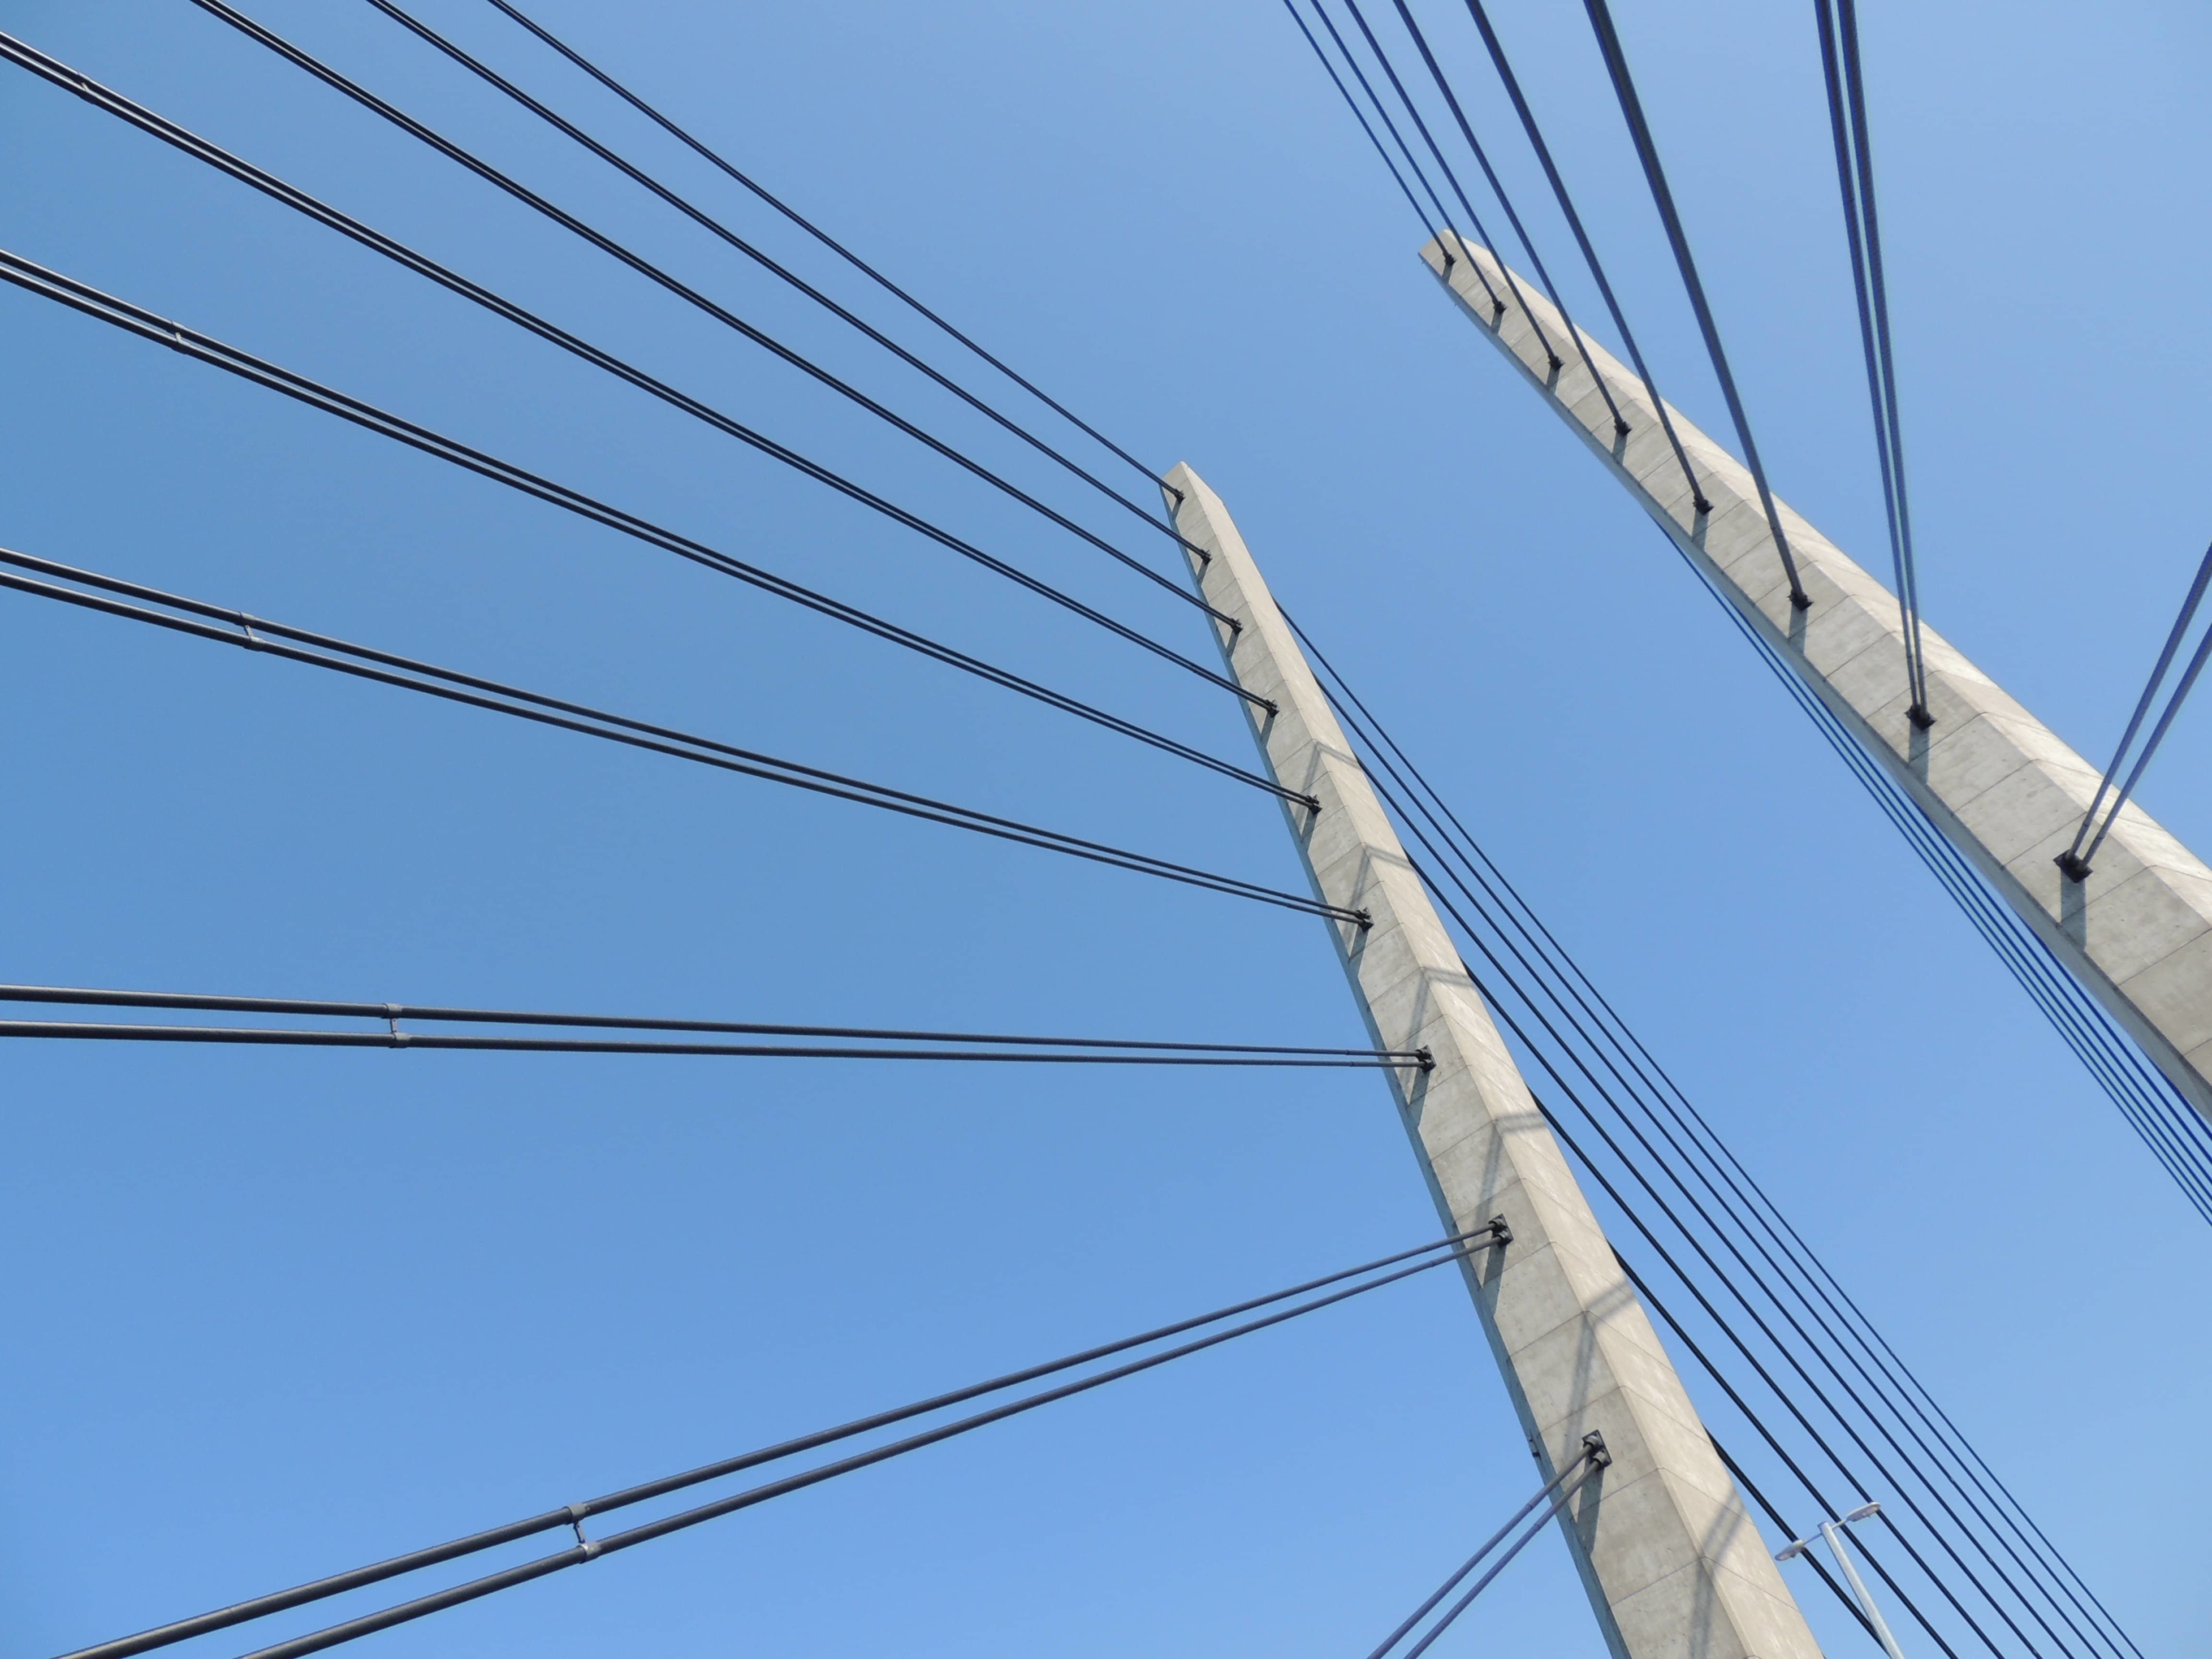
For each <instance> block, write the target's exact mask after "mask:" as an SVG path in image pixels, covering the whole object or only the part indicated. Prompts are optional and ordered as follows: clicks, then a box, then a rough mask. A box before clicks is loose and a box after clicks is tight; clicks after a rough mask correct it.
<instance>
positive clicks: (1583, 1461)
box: [1367, 1440, 1599, 1659]
mask: <svg viewBox="0 0 2212 1659" xmlns="http://www.w3.org/2000/svg"><path fill="white" fill-rule="evenodd" d="M1598 1455H1599V1453H1598V1452H1597V1449H1596V1447H1595V1446H1592V1445H1591V1444H1589V1442H1588V1441H1587V1440H1586V1441H1585V1443H1584V1446H1583V1449H1582V1455H1581V1456H1580V1457H1579V1458H1577V1459H1574V1461H1573V1462H1572V1463H1570V1464H1568V1465H1567V1467H1566V1468H1564V1469H1562V1470H1560V1471H1559V1472H1558V1473H1557V1474H1555V1475H1554V1476H1553V1477H1552V1478H1550V1479H1549V1480H1548V1481H1546V1482H1545V1483H1544V1484H1542V1485H1541V1486H1539V1487H1538V1488H1537V1489H1536V1495H1535V1497H1532V1498H1530V1499H1529V1501H1528V1502H1527V1503H1523V1504H1522V1506H1521V1507H1520V1508H1519V1509H1517V1510H1514V1512H1513V1513H1512V1515H1510V1516H1508V1517H1507V1519H1506V1522H1505V1524H1504V1525H1503V1526H1502V1527H1500V1528H1499V1529H1497V1531H1496V1532H1494V1533H1492V1534H1491V1535H1490V1536H1489V1537H1488V1538H1487V1539H1485V1540H1484V1541H1483V1544H1482V1547H1481V1548H1478V1549H1477V1550H1476V1551H1475V1553H1474V1554H1472V1555H1470V1556H1469V1557H1468V1558H1467V1559H1466V1560H1465V1563H1464V1564H1463V1565H1462V1566H1461V1567H1459V1570H1458V1571H1457V1572H1455V1573H1452V1576H1451V1577H1450V1578H1448V1579H1446V1580H1444V1582H1443V1583H1442V1584H1440V1585H1439V1586H1437V1587H1436V1589H1435V1591H1434V1592H1433V1593H1432V1594H1431V1595H1430V1596H1429V1598H1428V1599H1427V1601H1424V1602H1423V1603H1421V1605H1420V1606H1418V1607H1416V1608H1414V1610H1413V1611H1412V1612H1411V1613H1409V1614H1408V1615H1407V1617H1406V1620H1405V1622H1404V1623H1403V1624H1400V1625H1399V1626H1398V1628H1397V1629H1396V1630H1393V1631H1391V1632H1390V1634H1389V1635H1388V1636H1386V1637H1383V1641H1382V1643H1381V1644H1380V1645H1379V1646H1377V1647H1376V1649H1375V1650H1374V1651H1373V1652H1372V1653H1370V1654H1369V1655H1368V1656H1367V1659H1383V1656H1384V1655H1386V1654H1388V1653H1389V1651H1390V1649H1393V1648H1395V1647H1396V1646H1397V1645H1398V1643H1401V1642H1402V1641H1404V1640H1405V1638H1406V1636H1407V1633H1408V1631H1410V1630H1412V1629H1413V1628H1414V1625H1416V1624H1420V1623H1421V1620H1423V1619H1424V1618H1427V1617H1428V1616H1429V1614H1430V1613H1431V1612H1432V1611H1434V1609H1435V1607H1436V1604H1437V1603H1438V1602H1440V1601H1441V1600H1443V1599H1444V1598H1445V1597H1446V1596H1448V1595H1450V1594H1451V1593H1452V1590H1453V1588H1454V1587H1455V1586H1458V1584H1459V1581H1460V1580H1462V1579H1464V1578H1465V1577H1466V1576H1467V1574H1468V1573H1471V1572H1473V1571H1474V1570H1475V1569H1476V1568H1477V1567H1480V1566H1481V1565H1482V1563H1483V1558H1484V1556H1486V1555H1488V1554H1490V1553H1491V1551H1492V1550H1493V1549H1496V1548H1497V1547H1498V1545H1500V1544H1501V1543H1503V1542H1504V1541H1505V1536H1506V1535H1507V1534H1508V1533H1510V1532H1511V1531H1512V1530H1513V1529H1515V1528H1516V1527H1517V1526H1519V1525H1520V1524H1521V1523H1522V1522H1523V1521H1525V1520H1527V1519H1528V1518H1529V1516H1530V1515H1532V1514H1534V1513H1535V1510H1536V1506H1537V1505H1538V1504H1540V1503H1542V1502H1543V1501H1544V1500H1545V1499H1546V1498H1548V1497H1551V1495H1552V1494H1553V1493H1554V1492H1555V1491H1558V1490H1559V1487H1560V1483H1561V1482H1562V1481H1565V1480H1567V1479H1568V1478H1570V1477H1572V1476H1573V1475H1574V1474H1575V1473H1576V1472H1577V1471H1584V1473H1585V1478H1587V1476H1588V1474H1590V1473H1594V1472H1595V1471H1592V1470H1591V1469H1590V1468H1589V1465H1590V1464H1591V1463H1592V1460H1593V1459H1595V1458H1596V1457H1597V1456H1598ZM1580 1486H1581V1482H1580V1481H1577V1482H1576V1483H1575V1484H1574V1486H1573V1487H1570V1488H1569V1489H1568V1490H1567V1492H1566V1494H1564V1497H1573V1495H1574V1493H1575V1491H1579V1490H1580ZM1556 1513H1558V1511H1557V1510H1553V1511H1552V1514H1556ZM1551 1518H1552V1516H1551V1515H1547V1516H1544V1518H1543V1520H1542V1521H1541V1522H1538V1523H1537V1527H1536V1529H1537V1530H1538V1531H1541V1530H1542V1529H1543V1528H1544V1527H1545V1526H1546V1525H1548V1523H1549V1522H1550V1521H1551ZM1515 1548H1516V1549H1517V1548H1519V1546H1517V1545H1516V1546H1515ZM1507 1559H1508V1560H1510V1559H1511V1557H1510V1555H1509V1556H1508V1557H1507ZM1450 1622H1451V1619H1450V1618H1448V1617H1447V1618H1446V1620H1445V1623H1446V1624H1449V1623H1450Z"/></svg>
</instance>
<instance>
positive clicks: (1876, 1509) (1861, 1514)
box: [1843, 1503, 1882, 1526]
mask: <svg viewBox="0 0 2212 1659" xmlns="http://www.w3.org/2000/svg"><path fill="white" fill-rule="evenodd" d="M1881 1512H1882V1506H1881V1505H1880V1504H1878V1503H1861V1504H1860V1505H1859V1507H1858V1508H1857V1509H1855V1510H1853V1511H1852V1512H1851V1513H1850V1514H1849V1515H1847V1516H1844V1517H1843V1523H1844V1525H1846V1526H1849V1525H1850V1524H1851V1523H1852V1522H1853V1521H1869V1520H1872V1518H1873V1517H1874V1516H1878V1515H1879V1514H1880V1513H1881Z"/></svg>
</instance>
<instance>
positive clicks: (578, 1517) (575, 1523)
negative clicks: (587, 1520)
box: [569, 1503, 606, 1560]
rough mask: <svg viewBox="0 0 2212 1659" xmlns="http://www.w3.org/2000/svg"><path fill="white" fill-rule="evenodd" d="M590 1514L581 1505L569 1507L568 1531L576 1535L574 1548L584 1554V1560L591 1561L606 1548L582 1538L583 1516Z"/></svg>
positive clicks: (572, 1504) (574, 1504) (570, 1505)
mask: <svg viewBox="0 0 2212 1659" xmlns="http://www.w3.org/2000/svg"><path fill="white" fill-rule="evenodd" d="M588 1513H590V1511H588V1510H586V1509H585V1508H584V1506H583V1505H582V1504H581V1503H571V1504H569V1531H571V1532H573V1533H575V1535H576V1548H579V1549H581V1550H582V1551H583V1553H584V1560H594V1559H596V1558H597V1556H598V1554H599V1552H600V1551H601V1549H603V1548H606V1546H605V1545H603V1544H601V1543H598V1542H595V1541H593V1540H592V1539H589V1538H587V1537H585V1536H584V1516H586V1515H588Z"/></svg>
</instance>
